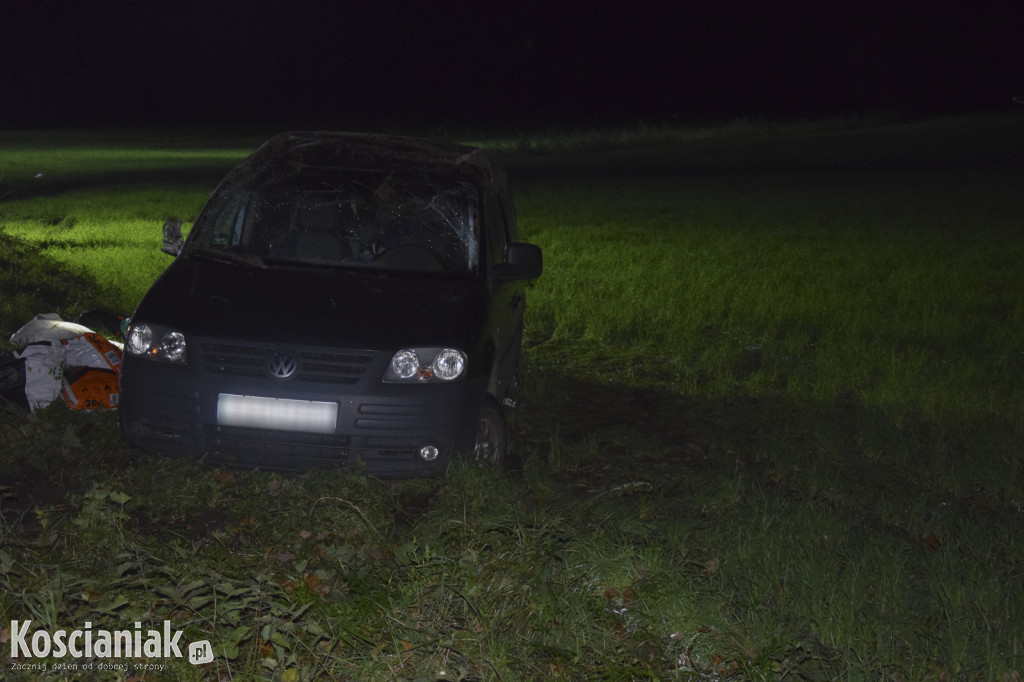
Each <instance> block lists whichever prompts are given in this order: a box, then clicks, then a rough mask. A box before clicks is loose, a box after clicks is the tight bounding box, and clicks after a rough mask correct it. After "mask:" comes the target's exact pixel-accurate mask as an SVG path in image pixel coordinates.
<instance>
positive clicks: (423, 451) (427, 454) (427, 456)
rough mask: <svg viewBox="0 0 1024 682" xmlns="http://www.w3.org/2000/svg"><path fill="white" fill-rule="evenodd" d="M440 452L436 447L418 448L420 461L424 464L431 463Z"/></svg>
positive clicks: (425, 446)
mask: <svg viewBox="0 0 1024 682" xmlns="http://www.w3.org/2000/svg"><path fill="white" fill-rule="evenodd" d="M439 454H441V452H440V451H439V450H438V449H437V446H436V445H424V446H423V447H422V448H420V459H422V460H423V461H424V462H433V461H434V460H435V459H437V456H438V455H439Z"/></svg>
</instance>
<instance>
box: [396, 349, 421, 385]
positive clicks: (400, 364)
mask: <svg viewBox="0 0 1024 682" xmlns="http://www.w3.org/2000/svg"><path fill="white" fill-rule="evenodd" d="M391 371H392V372H394V374H395V376H396V377H397V378H399V379H411V378H413V377H414V376H416V373H417V372H418V371H420V358H419V356H418V355H416V351H413V350H400V351H398V352H397V353H395V357H393V358H391Z"/></svg>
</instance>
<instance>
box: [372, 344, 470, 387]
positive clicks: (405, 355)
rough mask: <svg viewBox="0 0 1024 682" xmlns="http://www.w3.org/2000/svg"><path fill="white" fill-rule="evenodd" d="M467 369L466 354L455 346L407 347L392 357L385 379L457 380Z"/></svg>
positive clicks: (392, 380)
mask: <svg viewBox="0 0 1024 682" xmlns="http://www.w3.org/2000/svg"><path fill="white" fill-rule="evenodd" d="M465 370H466V354H465V353H463V352H462V351H461V350H456V349H454V348H405V349H403V350H400V351H398V352H397V353H395V354H394V356H393V357H392V358H391V362H390V363H389V364H388V368H387V371H385V372H384V381H385V382H388V383H422V382H426V381H455V380H456V379H458V378H459V377H461V376H462V375H463V373H464V372H465Z"/></svg>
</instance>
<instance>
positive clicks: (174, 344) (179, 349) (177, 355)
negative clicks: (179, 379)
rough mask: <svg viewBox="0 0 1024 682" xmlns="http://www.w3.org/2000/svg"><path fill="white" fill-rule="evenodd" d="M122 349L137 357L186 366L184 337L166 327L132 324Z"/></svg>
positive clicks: (186, 351)
mask: <svg viewBox="0 0 1024 682" xmlns="http://www.w3.org/2000/svg"><path fill="white" fill-rule="evenodd" d="M124 347H125V350H126V351H128V353H129V354H131V355H134V356H137V357H142V358H148V359H150V360H155V361H156V362H167V363H170V364H173V365H185V364H188V344H187V343H186V341H185V335H184V334H182V333H181V332H179V331H177V330H175V329H170V328H168V327H163V326H160V325H149V324H141V323H134V324H132V325H131V327H129V328H128V336H127V337H126V338H125V345H124Z"/></svg>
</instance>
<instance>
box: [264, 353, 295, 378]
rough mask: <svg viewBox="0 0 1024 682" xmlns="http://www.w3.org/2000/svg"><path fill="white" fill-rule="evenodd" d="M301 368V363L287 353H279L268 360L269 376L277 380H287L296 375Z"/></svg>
mask: <svg viewBox="0 0 1024 682" xmlns="http://www.w3.org/2000/svg"><path fill="white" fill-rule="evenodd" d="M298 368H299V361H298V360H296V359H295V356H294V355H292V354H291V353H288V352H286V351H278V352H276V353H274V354H273V355H271V356H270V359H269V360H267V374H269V375H270V376H272V377H274V378H275V379H287V378H288V377H290V376H291V375H293V374H295V371H296V370H297V369H298Z"/></svg>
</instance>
